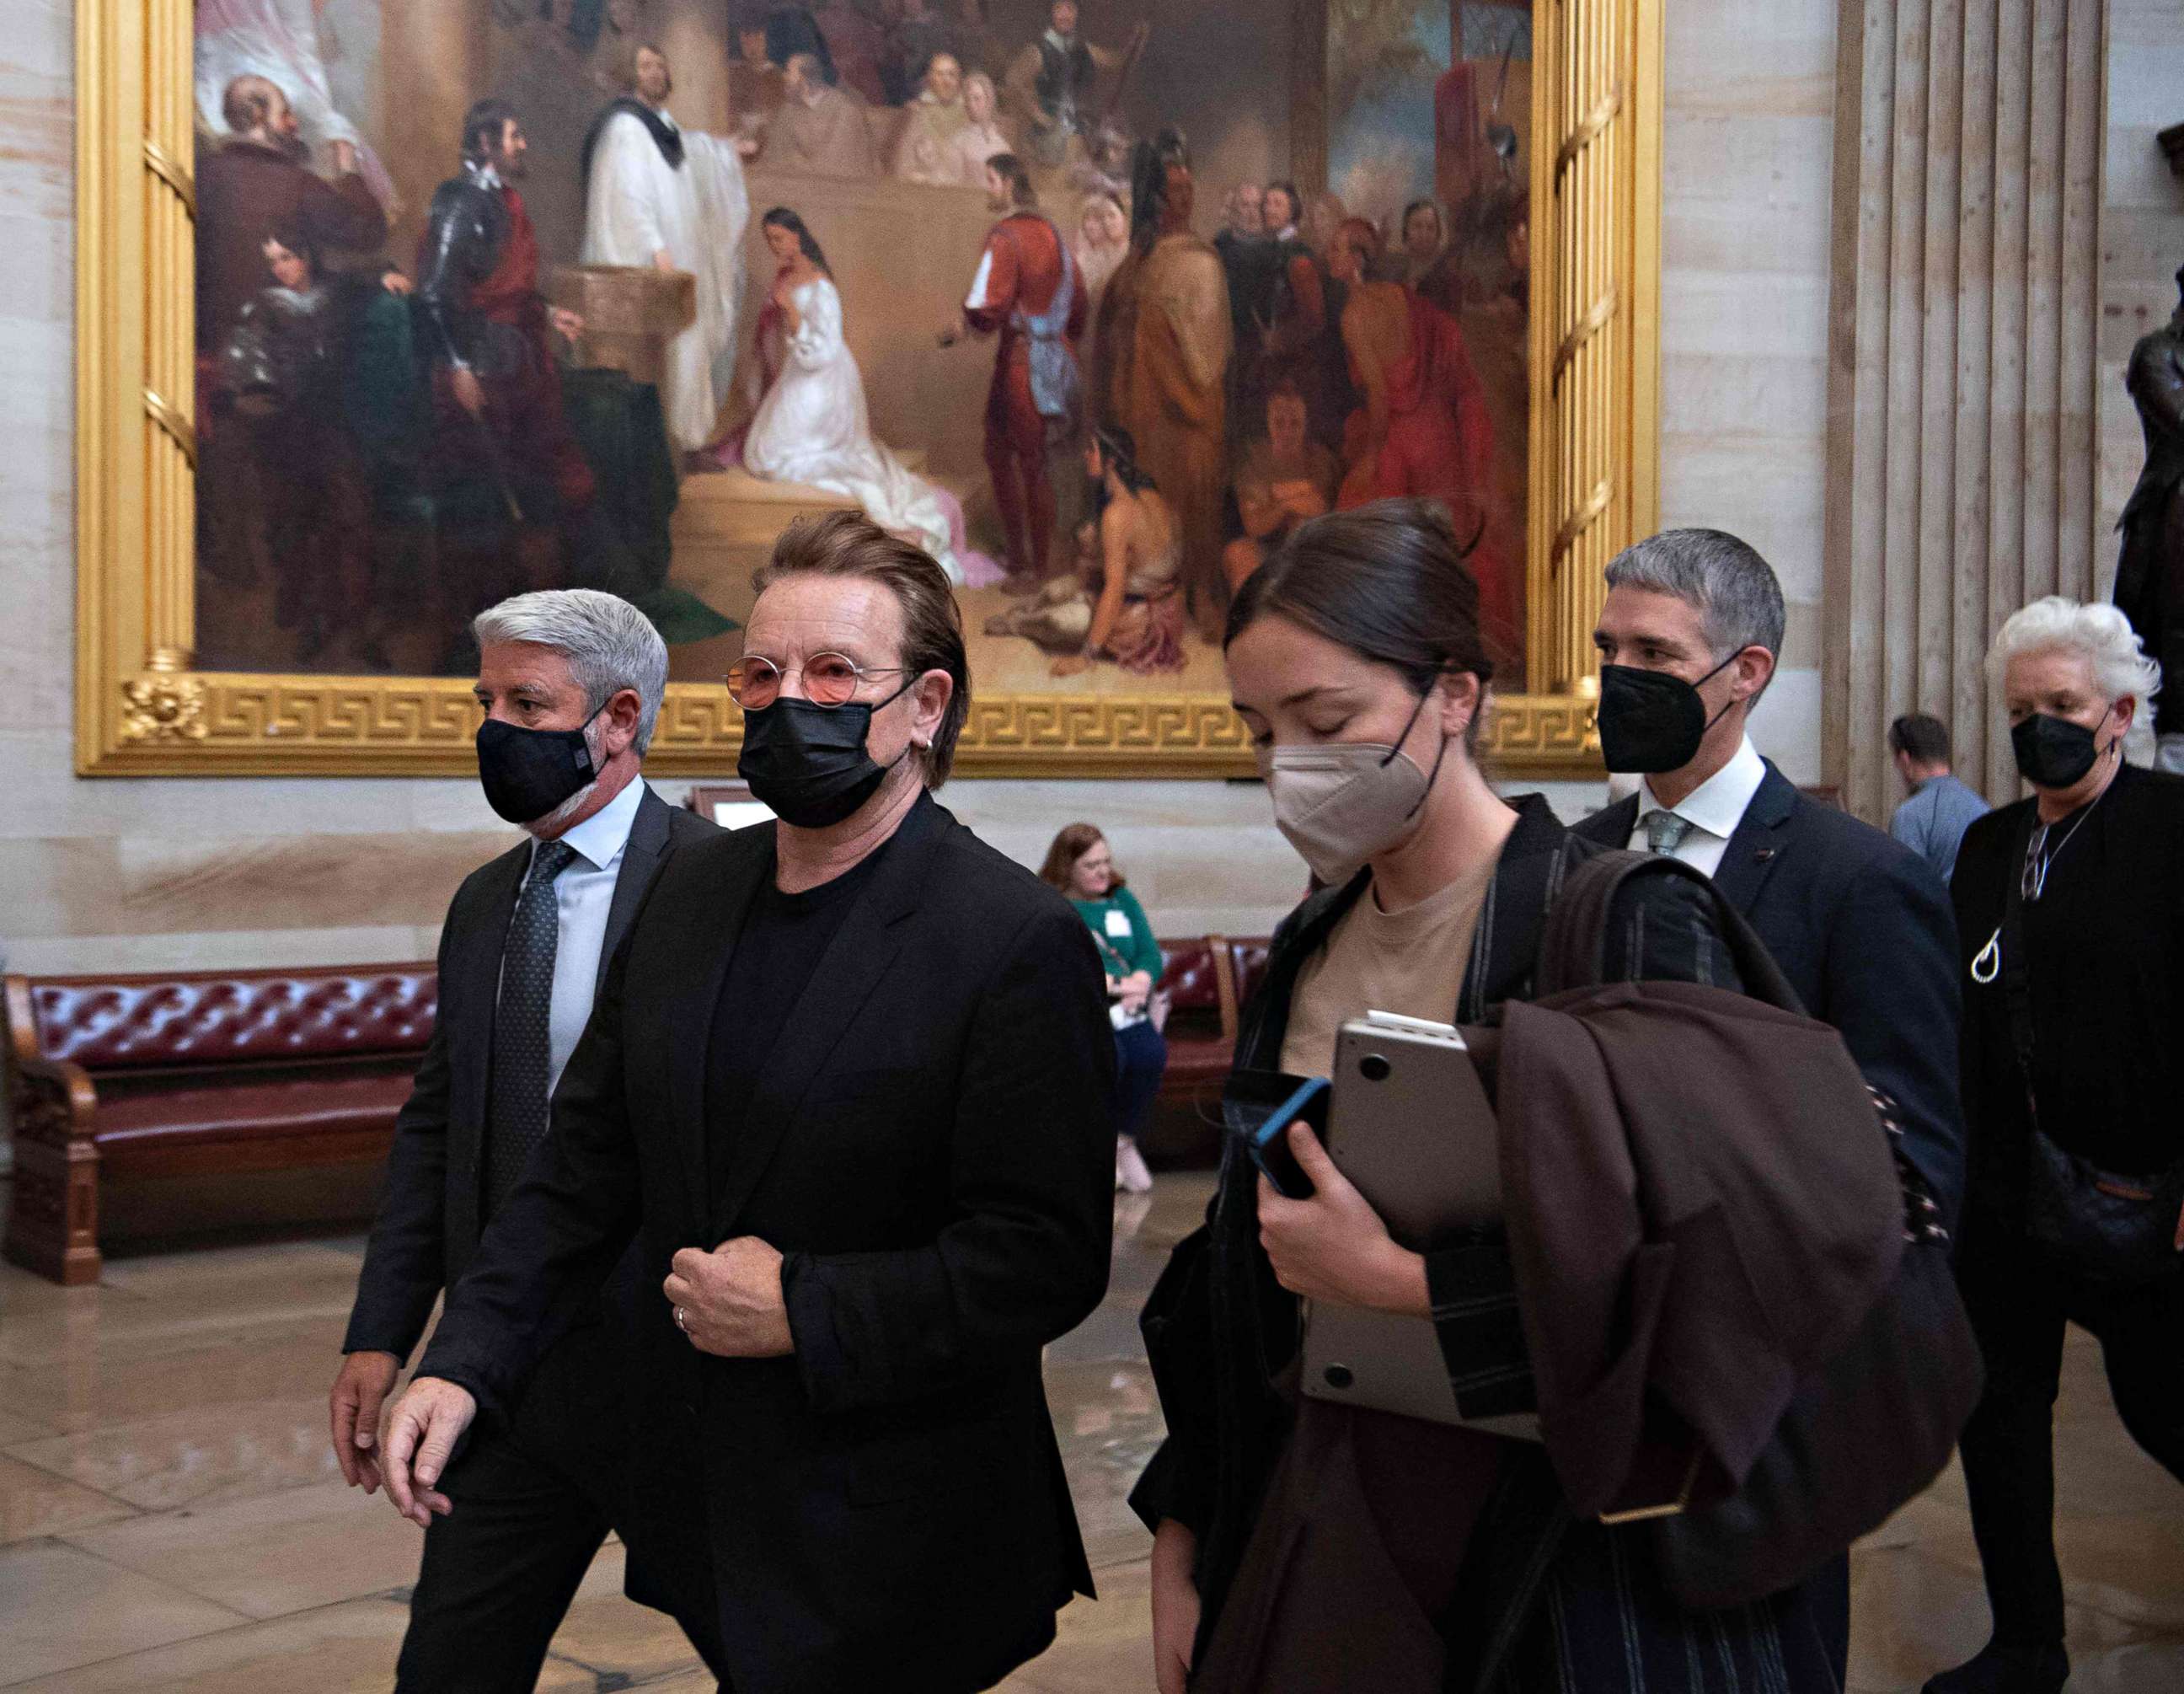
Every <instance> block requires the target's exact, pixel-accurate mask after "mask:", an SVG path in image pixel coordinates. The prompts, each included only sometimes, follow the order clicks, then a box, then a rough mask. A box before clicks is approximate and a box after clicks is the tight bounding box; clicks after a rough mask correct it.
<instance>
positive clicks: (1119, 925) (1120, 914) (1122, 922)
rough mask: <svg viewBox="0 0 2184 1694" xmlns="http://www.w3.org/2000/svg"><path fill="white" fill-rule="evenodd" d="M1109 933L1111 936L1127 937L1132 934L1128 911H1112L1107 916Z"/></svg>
mask: <svg viewBox="0 0 2184 1694" xmlns="http://www.w3.org/2000/svg"><path fill="white" fill-rule="evenodd" d="M1107 933H1108V934H1110V935H1123V936H1127V935H1128V933H1130V914H1129V913H1128V912H1127V911H1110V912H1109V913H1108V914H1107Z"/></svg>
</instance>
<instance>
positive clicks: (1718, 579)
mask: <svg viewBox="0 0 2184 1694" xmlns="http://www.w3.org/2000/svg"><path fill="white" fill-rule="evenodd" d="M1786 621H1787V618H1786V612H1785V609H1784V606H1783V603H1782V587H1781V584H1780V582H1777V581H1776V580H1775V572H1774V571H1773V569H1772V568H1771V567H1770V566H1769V565H1768V563H1767V561H1766V560H1764V559H1763V558H1761V557H1760V556H1759V554H1758V552H1756V551H1755V550H1754V549H1752V547H1750V546H1749V545H1747V543H1744V542H1742V541H1740V540H1738V539H1737V538H1736V537H1735V536H1733V535H1728V534H1724V533H1723V532H1721V531H1719V530H1713V529H1672V530H1667V531H1663V532H1662V533H1661V534H1659V535H1656V536H1652V537H1650V538H1647V539H1646V540H1644V541H1641V542H1640V543H1637V544H1636V545H1635V546H1634V547H1630V548H1628V549H1624V552H1622V553H1621V554H1618V555H1617V556H1616V558H1615V559H1614V560H1612V561H1611V562H1610V563H1609V565H1608V567H1607V599H1606V601H1605V602H1604V603H1603V604H1602V607H1601V612H1600V617H1599V620H1598V621H1597V622H1596V625H1595V626H1594V628H1593V637H1592V638H1593V644H1594V646H1595V647H1596V648H1597V649H1599V653H1600V660H1601V671H1600V719H1599V722H1600V746H1601V752H1602V755H1603V756H1604V757H1605V758H1606V760H1607V768H1608V769H1609V770H1611V771H1616V772H1631V773H1635V774H1638V775H1640V776H1641V777H1642V781H1641V783H1640V784H1639V788H1638V792H1637V793H1636V794H1632V795H1630V796H1629V797H1627V798H1625V799H1624V800H1622V801H1620V802H1619V803H1618V804H1616V805H1611V806H1609V807H1608V808H1607V810H1606V811H1600V812H1596V813H1595V814H1594V815H1593V816H1591V817H1589V818H1587V819H1585V822H1583V823H1580V825H1579V826H1578V827H1577V829H1576V831H1575V833H1577V834H1579V835H1580V836H1583V837H1585V839H1588V840H1591V841H1596V842H1599V843H1601V844H1603V845H1606V846H1610V847H1621V848H1627V849H1630V850H1633V851H1636V852H1641V853H1644V852H1652V853H1665V854H1668V855H1670V856H1672V857H1674V858H1677V859H1680V860H1682V861H1684V862H1685V864H1687V865H1690V866H1691V867H1694V868H1695V869H1697V870H1700V871H1702V872H1705V873H1706V874H1707V875H1708V877H1710V878H1713V881H1714V883H1715V884H1716V886H1718V887H1719V889H1720V890H1721V892H1722V894H1723V895H1724V897H1725V898H1726V899H1727V900H1728V901H1729V903H1730V905H1732V906H1735V907H1736V909H1737V910H1738V911H1740V912H1741V913H1742V914H1743V915H1744V917H1746V919H1747V920H1748V921H1749V922H1750V923H1751V925H1752V928H1754V929H1755V930H1757V931H1758V933H1759V939H1761V940H1762V941H1763V942H1765V943H1766V944H1767V950H1768V951H1769V952H1770V953H1772V954H1773V955H1774V956H1775V963H1777V964H1778V965H1780V967H1782V973H1783V975H1784V976H1786V977H1787V978H1789V980H1790V984H1791V987H1792V988H1794V989H1796V990H1797V998H1798V1000H1800V1001H1801V1002H1802V1005H1803V1006H1804V1008H1805V1010H1806V1011H1808V1013H1810V1014H1811V1015H1812V1016H1813V1017H1816V1018H1819V1020H1820V1021H1821V1022H1822V1023H1830V1024H1833V1025H1834V1026H1835V1028H1836V1031H1837V1032H1838V1033H1839V1034H1841V1036H1842V1039H1843V1045H1844V1046H1846V1047H1847V1048H1848V1049H1849V1050H1850V1056H1851V1057H1852V1059H1853V1060H1854V1061H1855V1062H1857V1065H1858V1070H1859V1072H1860V1073H1862V1074H1863V1075H1864V1078H1865V1079H1866V1081H1867V1083H1868V1084H1869V1085H1870V1086H1871V1087H1873V1088H1874V1089H1876V1090H1878V1091H1879V1092H1880V1093H1881V1094H1883V1095H1886V1096H1887V1097H1888V1098H1889V1100H1890V1101H1892V1102H1893V1103H1894V1106H1895V1108H1896V1111H1895V1116H1896V1119H1897V1122H1898V1123H1900V1124H1901V1125H1902V1128H1903V1154H1904V1156H1905V1157H1906V1158H1907V1159H1908V1161H1909V1162H1910V1163H1911V1165H1912V1166H1913V1167H1914V1170H1915V1173H1916V1176H1917V1178H1918V1179H1920V1180H1921V1181H1922V1182H1923V1184H1924V1186H1925V1190H1927V1197H1928V1198H1930V1199H1931V1201H1932V1202H1933V1204H1934V1206H1935V1207H1936V1211H1937V1213H1938V1215H1939V1216H1940V1218H1942V1220H1943V1221H1945V1222H1953V1220H1954V1218H1955V1216H1956V1210H1957V1206H1958V1201H1959V1200H1960V1199H1961V1198H1962V1196H1963V1194H1964V1117H1963V1112H1962V1110H1961V1107H1960V1106H1959V1102H1958V1087H1957V1019H1958V988H1957V970H1956V963H1957V960H1956V922H1955V919H1954V918H1953V917H1952V916H1951V914H1950V911H1949V905H1948V900H1947V896H1946V894H1944V892H1943V890H1942V884H1941V882H1940V880H1939V879H1938V878H1936V877H1935V875H1934V874H1933V872H1931V870H1930V869H1928V867H1926V866H1925V864H1924V863H1922V862H1921V861H1919V858H1918V857H1917V855H1914V854H1913V853H1912V852H1911V851H1910V850H1908V849H1907V848H1905V847H1903V846H1902V845H1900V844H1897V843H1896V842H1894V841H1892V840H1890V839H1888V837H1887V836H1886V835H1884V834H1882V833H1880V831H1879V830H1877V829H1875V828H1873V827H1870V826H1869V825H1867V824H1864V823H1861V822H1858V819H1856V818H1854V817H1853V816H1850V815H1849V814H1848V813H1847V812H1844V811H1838V810H1837V809H1836V808H1835V807H1834V806H1830V805H1823V804H1821V803H1820V802H1819V801H1817V800H1812V799H1810V798H1808V797H1807V796H1806V795H1804V794H1800V793H1799V792H1798V791H1797V788H1796V787H1795V785H1793V784H1792V783H1791V781H1790V779H1789V778H1788V777H1785V776H1784V775H1783V774H1782V772H1780V771H1779V770H1778V769H1776V768H1775V766H1774V764H1773V763H1772V762H1771V761H1768V760H1765V759H1763V758H1761V757H1760V756H1759V754H1758V751H1757V750H1756V749H1754V748H1753V746H1752V738H1751V736H1750V735H1749V734H1748V733H1746V722H1747V719H1748V718H1749V717H1750V716H1751V713H1752V707H1753V706H1755V705H1758V700H1759V697H1760V696H1761V695H1762V694H1764V693H1765V692H1766V690H1767V685H1768V684H1769V683H1771V682H1772V681H1773V680H1774V677H1775V664H1776V662H1777V659H1778V655H1780V653H1781V651H1782V634H1783V629H1784V627H1785V625H1786ZM1810 1584H1811V1586H1812V1588H1813V1590H1814V1608H1815V1610H1816V1612H1818V1613H1819V1616H1820V1618H1821V1619H1822V1627H1823V1629H1824V1630H1825V1631H1826V1632H1827V1634H1828V1636H1829V1640H1828V1641H1827V1646H1828V1649H1829V1652H1830V1654H1831V1656H1832V1657H1833V1658H1834V1660H1835V1664H1836V1671H1837V1674H1838V1675H1840V1674H1841V1671H1842V1669H1843V1667H1844V1664H1845V1662H1846V1660H1847V1657H1848V1653H1849V1649H1850V1573H1849V1567H1848V1563H1847V1561H1837V1562H1836V1563H1834V1564H1833V1565H1832V1566H1831V1567H1828V1568H1824V1569H1822V1570H1821V1571H1820V1572H1819V1574H1817V1575H1816V1576H1814V1578H1812V1579H1810Z"/></svg>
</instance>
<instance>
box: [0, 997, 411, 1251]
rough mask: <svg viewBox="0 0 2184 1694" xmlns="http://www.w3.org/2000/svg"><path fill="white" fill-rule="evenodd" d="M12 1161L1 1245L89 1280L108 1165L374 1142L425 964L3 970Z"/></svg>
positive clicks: (275, 1160)
mask: <svg viewBox="0 0 2184 1694" xmlns="http://www.w3.org/2000/svg"><path fill="white" fill-rule="evenodd" d="M0 992H4V1000H5V1009H6V1013H7V1037H8V1039H7V1049H6V1063H7V1082H8V1101H9V1106H10V1111H11V1112H12V1114H13V1117H14V1137H15V1175H14V1198H13V1202H12V1204H11V1206H10V1208H9V1212H8V1234H7V1253H8V1257H9V1258H11V1259H13V1260H14V1261H15V1262H17V1263H18V1264H20V1265H25V1266H27V1267H28V1268H31V1270H34V1271H36V1272H38V1273H41V1274H42V1275H44V1276H48V1277H51V1278H53V1279H54V1280H55V1281H57V1282H61V1283H67V1284H77V1283H86V1282H95V1281H97V1279H98V1273H99V1265H100V1257H99V1248H98V1195H99V1184H100V1183H101V1181H102V1180H103V1179H109V1178H118V1179H127V1178H131V1177H158V1176H190V1175H199V1174H203V1173H229V1172H242V1171H270V1170H288V1169H293V1168H297V1167H302V1166H307V1165H321V1164H337V1163H344V1162H348V1161H351V1160H362V1159H372V1158H377V1157H380V1156H383V1155H384V1154H385V1152H386V1151H387V1145H388V1143H389V1141H390V1140H392V1138H393V1130H394V1117H395V1114H396V1113H397V1112H399V1111H400V1110H401V1108H402V1105H403V1102H404V1101H406V1100H407V1099H408V1098H409V1084H410V1078H411V1076H412V1075H413V1073H415V1070H416V1068H417V1065H418V1062H419V1061H420V1060H421V1058H422V1057H423V1056H424V1051H425V1044H426V1042H427V1041H428V1040H430V1039H432V1020H433V1017H434V1015H435V1013H436V1012H437V1011H438V1009H439V998H440V994H439V977H438V973H437V971H436V970H435V968H434V967H433V966H432V965H431V964H429V963H426V964H417V965H354V966H342V967H330V968H326V969H322V970H287V971H279V970H276V971H226V972H206V973H203V974H195V975H181V974H175V973H164V972H163V973H159V974H153V975H147V976H105V977H46V978H36V979H33V978H28V977H20V976H10V977H7V978H4V979H0Z"/></svg>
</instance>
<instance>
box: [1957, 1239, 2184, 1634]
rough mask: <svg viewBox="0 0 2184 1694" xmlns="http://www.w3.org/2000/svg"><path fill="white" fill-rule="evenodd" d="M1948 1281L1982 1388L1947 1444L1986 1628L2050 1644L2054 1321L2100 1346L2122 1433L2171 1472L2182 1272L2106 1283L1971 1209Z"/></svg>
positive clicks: (2177, 1424) (2183, 1470)
mask: <svg viewBox="0 0 2184 1694" xmlns="http://www.w3.org/2000/svg"><path fill="white" fill-rule="evenodd" d="M1957 1279H1958V1284H1959V1285H1960V1286H1961V1288H1962V1289H1963V1290H1964V1306H1965V1308H1966V1310H1967V1311H1968V1312H1970V1315H1971V1320H1972V1328H1973V1330H1974V1332H1975V1334H1976V1335H1978V1337H1979V1344H1980V1351H1981V1352H1982V1353H1983V1354H1984V1355H1985V1356H1986V1393H1985V1394H1984V1395H1983V1396H1981V1400H1980V1403H1979V1409H1978V1410H1977V1411H1975V1412H1974V1413H1972V1418H1971V1422H1970V1423H1969V1424H1966V1425H1965V1426H1964V1435H1963V1438H1962V1440H1961V1442H1960V1443H1959V1447H1960V1451H1961V1452H1962V1453H1963V1456H1964V1485H1965V1487H1966V1489H1967V1490H1968V1491H1969V1492H1970V1496H1971V1507H1972V1533H1973V1535H1974V1537H1975V1539H1976V1540H1977V1541H1978V1542H1979V1551H1980V1563H1981V1568H1982V1569H1983V1570H1984V1571H1985V1573H1986V1592H1987V1598H1988V1600H1989V1602H1991V1603H1992V1607H1993V1610H1994V1618H1995V1625H1994V1632H1995V1635H1996V1638H1997V1640H2001V1641H2009V1642H2013V1643H2017V1644H2020V1645H2025V1646H2054V1647H2059V1646H2061V1645H2062V1641H2063V1574H2062V1571H2061V1569H2060V1568H2059V1566H2058V1565H2057V1563H2056V1562H2055V1533H2054V1519H2055V1445H2054V1409H2055V1393H2056V1388H2057V1385H2058V1384H2059V1381H2060V1379H2061V1375H2062V1368H2063V1331H2064V1326H2065V1325H2066V1324H2070V1323H2076V1324H2078V1325H2080V1326H2081V1327H2082V1328H2084V1329H2087V1330H2089V1331H2091V1332H2092V1335H2094V1336H2095V1337H2096V1338H2097V1339H2098V1340H2099V1341H2100V1344H2101V1360H2102V1362H2103V1365H2104V1366H2105V1367H2106V1368H2107V1371H2108V1379H2109V1391H2110V1392H2111V1393H2112V1394H2113V1395H2114V1396H2115V1404H2116V1411H2117V1412H2118V1413H2120V1415H2121V1416H2122V1418H2123V1424H2124V1428H2125V1429H2128V1430H2129V1431H2130V1432H2131V1439H2132V1440H2135V1441H2137V1443H2138V1444H2139V1446H2142V1447H2143V1448H2144V1449H2145V1450H2146V1451H2147V1452H2148V1453H2149V1454H2151V1455H2152V1456H2153V1457H2154V1458H2155V1459H2157V1460H2159V1462H2160V1463H2162V1464H2163V1465H2164V1466H2165V1467H2167V1468H2168V1470H2169V1472H2170V1474H2171V1475H2173V1476H2176V1477H2177V1478H2179V1479H2184V1340H2180V1338H2184V1273H2172V1274H2171V1275H2169V1276H2167V1277H2165V1278H2163V1279H2161V1280H2160V1281H2158V1282H2154V1283H2149V1284H2145V1285H2143V1286H2141V1287H2138V1288H2131V1289H2122V1288H2117V1287H2115V1286H2114V1285H2113V1284H2106V1283H2102V1282H2098V1281H2095V1280H2092V1279H2089V1278H2087V1277H2085V1276H2082V1275H2081V1274H2079V1273H2077V1272H2076V1271H2075V1270H2074V1269H2072V1268H2070V1266H2068V1265H2067V1264H2064V1263H2063V1262H2059V1261H2058V1260H2057V1259H2055V1258H2054V1257H2052V1256H2050V1255H2048V1254H2047V1253H2045V1252H2043V1251H2042V1250H2041V1249H2040V1248H2039V1247H2037V1246H2036V1245H2035V1244H2034V1243H2033V1242H2031V1240H2028V1239H2027V1238H2026V1237H2025V1235H2024V1234H2022V1233H2021V1232H2020V1231H2014V1230H2012V1229H2009V1227H2007V1226H2005V1225H2003V1224H2002V1223H1998V1222H1997V1221H1995V1220H1993V1219H1992V1218H1990V1217H1986V1216H1983V1215H1981V1213H1979V1212H1973V1213H1971V1214H1970V1215H1969V1216H1967V1218H1965V1220H1964V1245H1963V1250H1962V1254H1961V1257H1959V1260H1958V1268H1957Z"/></svg>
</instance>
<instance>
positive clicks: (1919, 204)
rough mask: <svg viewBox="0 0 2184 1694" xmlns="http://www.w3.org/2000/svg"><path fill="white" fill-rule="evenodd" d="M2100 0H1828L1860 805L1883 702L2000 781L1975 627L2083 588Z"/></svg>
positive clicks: (1845, 573) (1838, 663) (1836, 300)
mask: <svg viewBox="0 0 2184 1694" xmlns="http://www.w3.org/2000/svg"><path fill="white" fill-rule="evenodd" d="M2102 14H2103V0H1843V5H1842V10H1841V33H1840V38H1839V59H1838V76H1837V83H1836V187H1835V198H1836V215H1835V237H1834V277H1833V290H1832V299H1831V304H1830V320H1831V321H1830V372H1829V393H1828V410H1829V460H1830V463H1829V494H1830V498H1829V502H1828V517H1827V536H1826V593H1825V602H1826V604H1825V655H1824V665H1825V707H1824V722H1823V727H1822V734H1823V744H1824V749H1825V763H1826V772H1827V777H1828V780H1829V781H1830V782H1833V783H1840V784H1841V787H1842V790H1843V799H1844V803H1845V804H1846V805H1848V806H1849V807H1850V808H1851V809H1852V810H1853V811H1857V812H1858V813H1859V814H1860V815H1861V816H1866V817H1868V818H1874V819H1878V818H1879V817H1880V816H1882V815H1884V814H1885V812H1886V809H1887V807H1888V806H1889V805H1892V803H1893V802H1894V800H1895V799H1896V798H1897V795H1896V792H1895V788H1894V787H1893V776H1892V772H1891V769H1890V766H1889V759H1888V749H1887V744H1886V732H1887V727H1888V724H1889V722H1890V720H1891V719H1892V718H1893V717H1895V716H1897V714H1899V713H1902V712H1908V711H1920V710H1923V711H1931V712H1934V713H1936V715H1938V716H1942V717H1943V718H1945V719H1946V720H1947V721H1948V722H1949V724H1950V726H1951V727H1952V728H1953V731H1954V732H1955V735H1956V739H1957V749H1958V756H1957V767H1958V774H1959V775H1961V776H1963V777H1964V779H1965V780H1966V781H1968V782H1970V783H1973V784H1974V786H1975V787H1984V788H1986V792H1987V793H1988V794H1989V795H1990V796H1991V797H1993V798H1995V799H1997V800H1998V799H2003V798H2005V797H2014V794H2016V792H2017V789H2016V786H2015V777H2014V774H2013V773H2012V771H2011V766H2010V761H2009V741H2008V738H2007V737H2006V736H2004V735H2003V734H2002V733H2000V728H1999V718H1998V713H1997V708H1996V706H1995V704H1994V702H1993V701H1992V698H1991V696H1990V694H1989V690H1988V688H1987V686H1986V678H1985V675H1984V671H1983V668H1982V660H1983V658H1984V655H1985V653H1986V646H1987V644H1988V642H1989V640H1990V639H1991V638H1992V635H1993V632H1994V631H1995V630H1996V628H1997V627H1999V625H2000V624H2001V622H2002V620H2003V618H2005V617H2007V616H2009V614H2010V613H2011V612H2012V611H2013V610H2015V609H2016V608H2017V607H2019V606H2020V605H2023V604H2024V603H2025V601H2026V600H2028V599H2033V598H2035V597H2036V596H2038V595H2041V594H2047V593H2065V594H2071V595H2075V596H2079V597H2083V596H2085V595H2087V594H2088V593H2091V592H2092V587H2093V582H2094V556H2095V554H2094V549H2095V540H2096V537H2095V529H2096V521H2095V518H2094V488H2095V482H2096V476H2097V473H2098V439H2097V430H2096V424H2095V414H2096V404H2095V400H2096V396H2095V382H2096V371H2097V366H2096V361H2095V343H2096V329H2097V315H2098V294H2099V253H2098V221H2099V182H2100V151H2101V142H2102V125H2103V117H2102V86H2101V80H2102V30H2103V15H2102Z"/></svg>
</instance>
